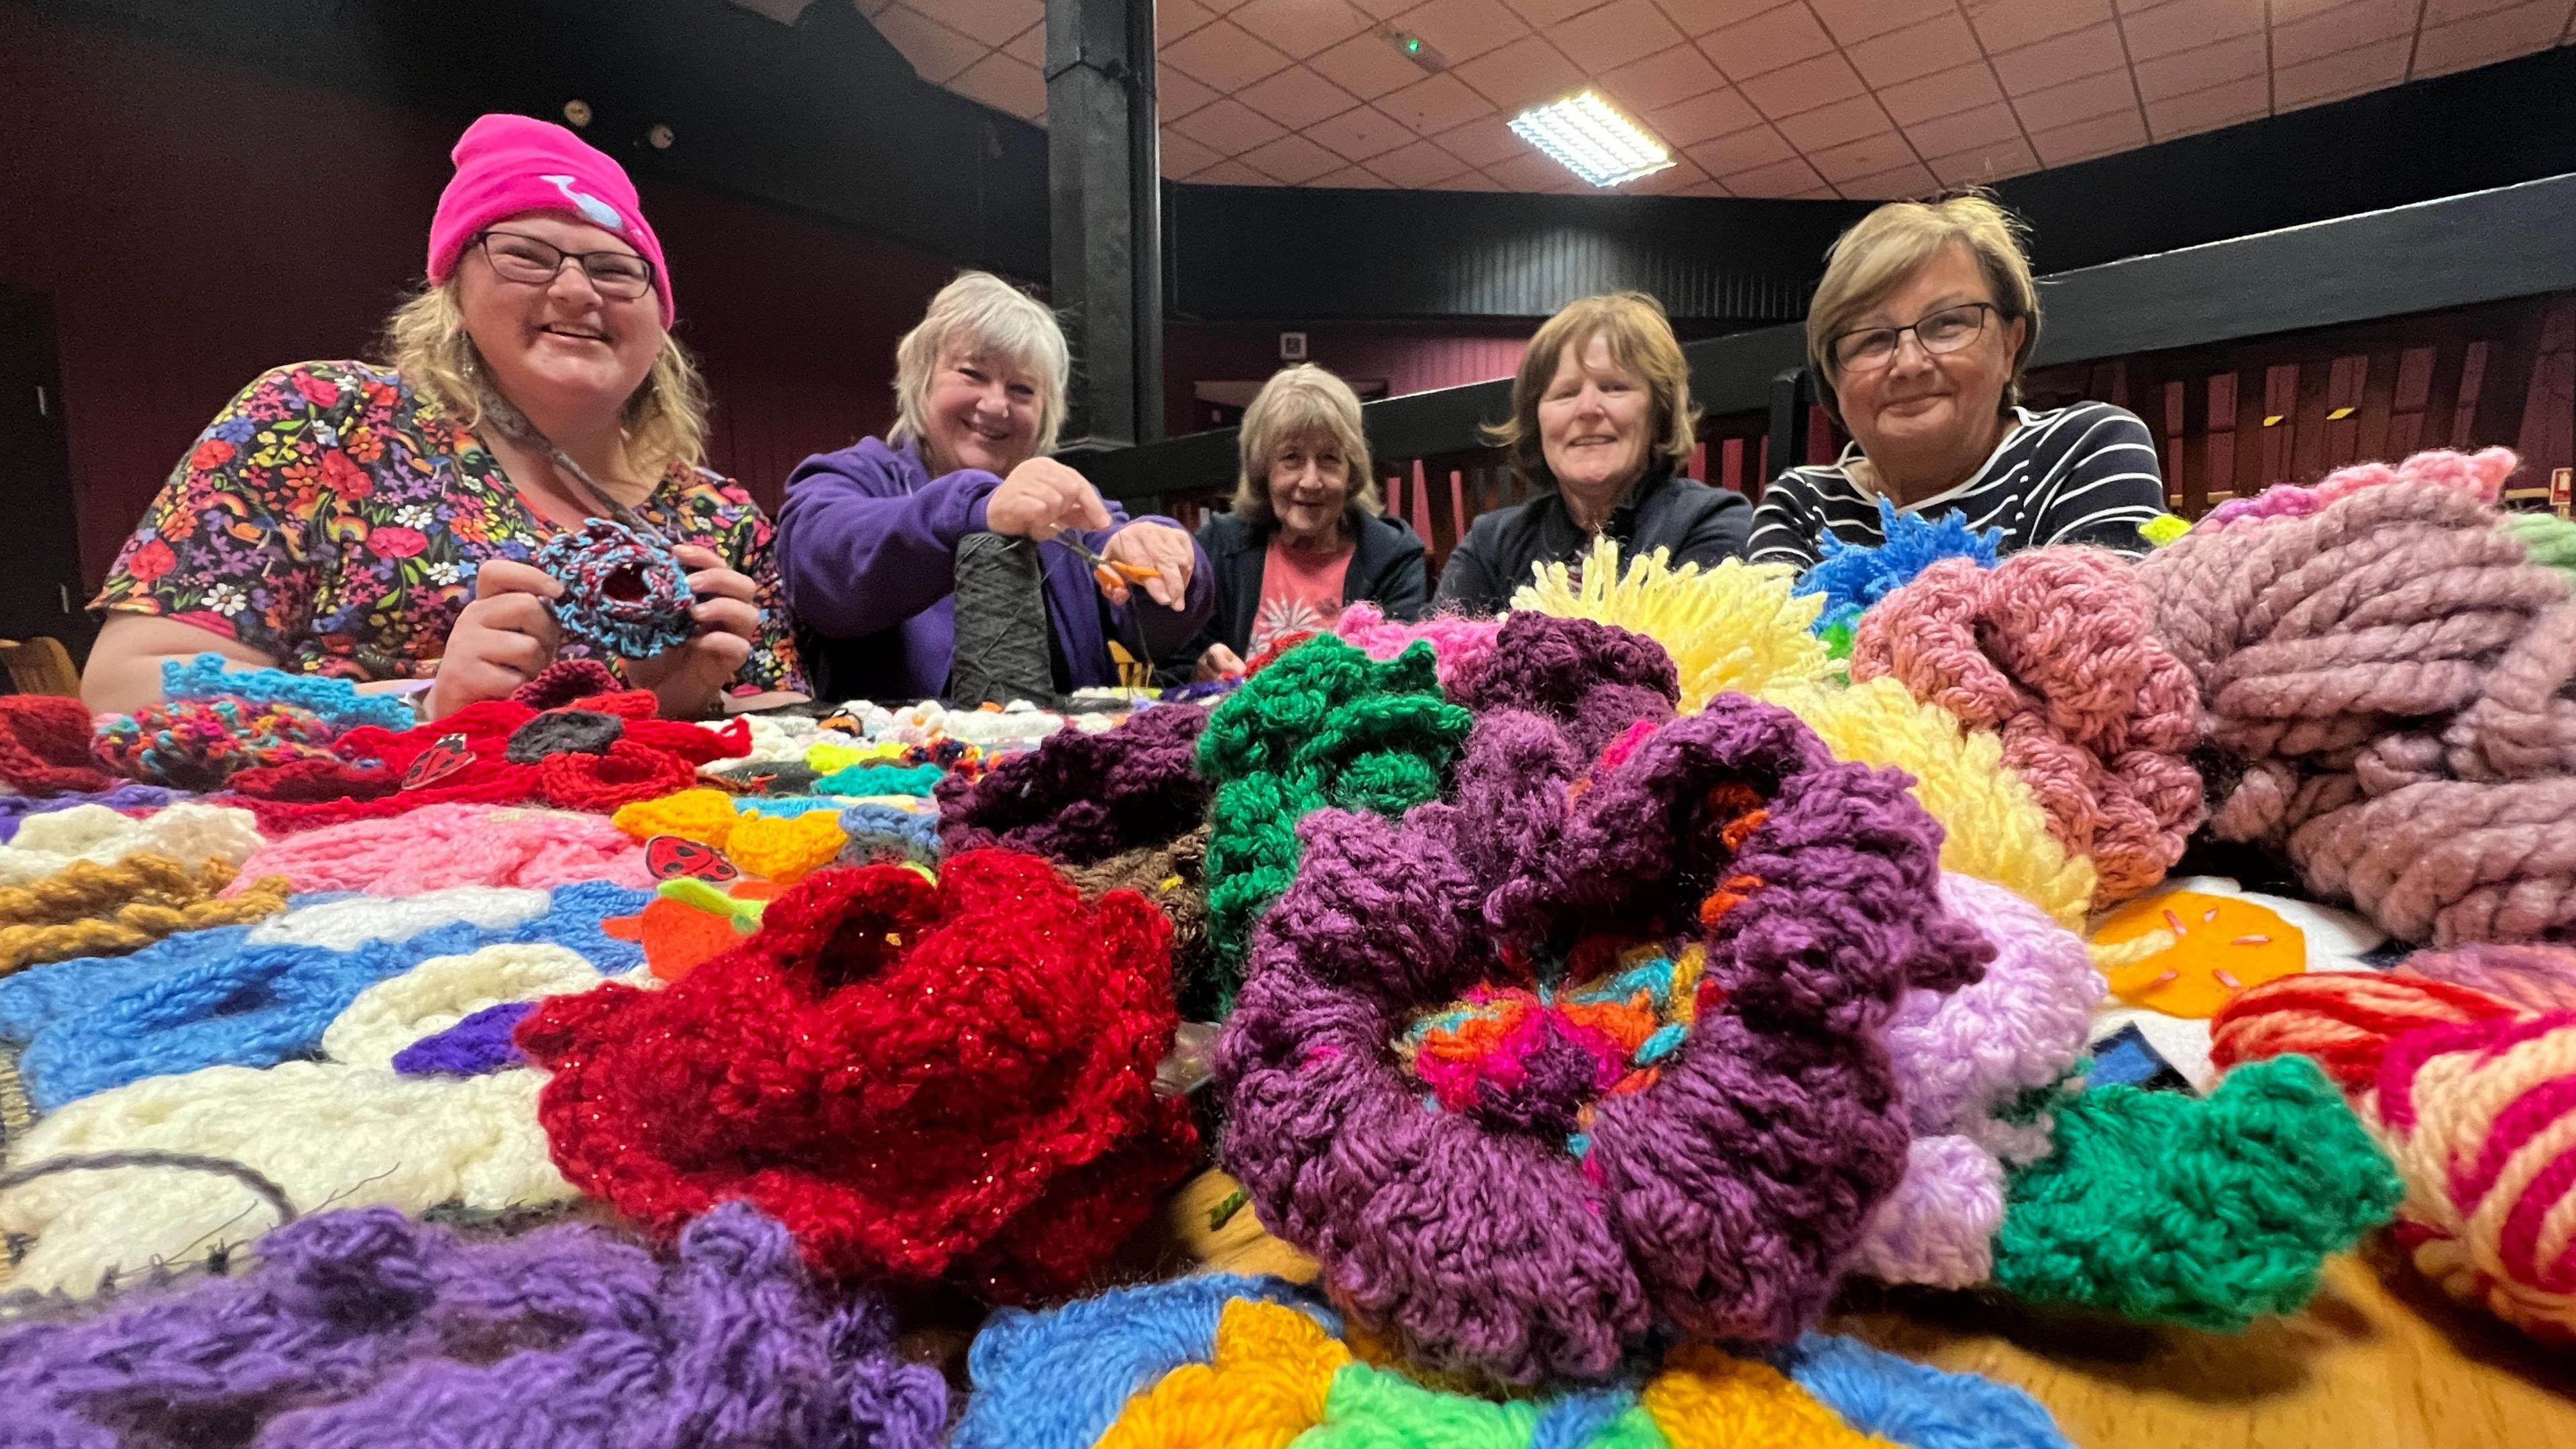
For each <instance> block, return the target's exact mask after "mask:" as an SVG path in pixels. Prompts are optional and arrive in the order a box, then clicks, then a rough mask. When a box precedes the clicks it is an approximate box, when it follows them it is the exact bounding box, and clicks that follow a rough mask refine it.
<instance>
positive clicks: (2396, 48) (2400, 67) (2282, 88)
mask: <svg viewBox="0 0 2576 1449" xmlns="http://www.w3.org/2000/svg"><path fill="white" fill-rule="evenodd" d="M2414 48H2415V40H2414V37H2413V36H2411V35H2410V36H2400V37H2398V38H2397V39H2395V40H2383V41H2381V42H2379V43H2378V44H2376V45H2360V46H2355V47H2353V48H2352V49H2350V50H2345V51H2338V52H2336V53H2335V54H2333V55H2329V56H2327V57H2325V58H2324V59H2322V60H2311V61H2307V62H2305V63H2303V64H2300V65H2285V66H2283V67H2281V68H2280V69H2279V70H2277V71H2275V72H2273V75H2272V108H2273V109H2274V110H2275V111H2292V110H2297V109H2298V108H2299V107H2301V106H2316V105H2323V104H2324V103H2326V102H2327V101H2339V100H2342V99H2343V98H2344V97H2346V96H2353V95H2359V94H2361V93H2362V92H2363V91H2367V90H2376V89H2378V88H2379V87H2381V86H2393V85H2396V84H2397V83H2398V82H2400V81H2402V80H2404V79H2406V57H2407V55H2408V54H2409V53H2410V52H2412V51H2413V50H2414Z"/></svg>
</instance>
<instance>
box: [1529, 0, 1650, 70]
mask: <svg viewBox="0 0 2576 1449" xmlns="http://www.w3.org/2000/svg"><path fill="white" fill-rule="evenodd" d="M1547 38H1548V39H1549V40H1551V41H1553V42H1555V44H1556V48H1557V49H1559V50H1562V51H1564V52H1565V54H1566V56H1567V58H1568V59H1570V60H1572V61H1573V62H1574V63H1575V64H1576V65H1579V66H1581V67H1583V69H1584V71H1585V73H1587V74H1590V75H1599V74H1601V73H1602V72H1603V71H1605V70H1616V69H1618V68H1619V67H1620V66H1623V65H1626V64H1627V63H1628V62H1630V61H1632V60H1637V59H1640V58H1642V57H1644V56H1648V55H1652V54H1654V53H1655V52H1656V51H1659V50H1662V49H1664V48H1666V47H1668V46H1675V45H1680V44H1682V42H1683V37H1682V33H1681V32H1680V31H1679V30H1676V29H1674V28H1673V23H1672V22H1671V21H1669V20H1666V19H1665V18H1664V12H1662V11H1661V10H1658V9H1656V8H1655V4H1654V0H1611V3H1609V4H1607V5H1604V6H1602V7H1601V8H1600V9H1598V10H1587V11H1585V12H1584V13H1583V14H1581V15H1578V16H1575V17H1574V18H1573V19H1571V20H1564V21H1559V22H1558V23H1556V24H1554V25H1551V26H1549V27H1548V30H1547Z"/></svg>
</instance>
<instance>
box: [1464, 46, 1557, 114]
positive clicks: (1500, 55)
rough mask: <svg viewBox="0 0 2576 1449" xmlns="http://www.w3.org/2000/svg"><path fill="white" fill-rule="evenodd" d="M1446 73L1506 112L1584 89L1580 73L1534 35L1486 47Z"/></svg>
mask: <svg viewBox="0 0 2576 1449" xmlns="http://www.w3.org/2000/svg"><path fill="white" fill-rule="evenodd" d="M1449 73H1450V74H1451V75H1454V76H1456V77H1457V78H1458V79H1460V80H1462V81H1465V82H1466V83H1467V84H1468V86H1469V87H1470V88H1471V89H1473V90H1474V91H1475V92H1476V94H1478V95H1480V96H1483V97H1484V98H1485V99H1487V100H1489V101H1492V102H1493V103H1494V105H1495V106H1496V107H1498V108H1499V109H1501V110H1502V111H1504V112H1505V113H1507V114H1508V113H1511V112H1516V111H1518V110H1520V109H1521V108H1522V107H1524V106H1531V105H1536V104H1538V103H1539V102H1541V101H1552V100H1556V99H1558V98H1559V97H1561V96H1566V95H1571V94H1572V93H1574V92H1576V91H1579V90H1581V89H1583V72H1582V71H1580V70H1578V69H1576V68H1575V65H1574V62H1572V61H1570V60H1567V59H1566V58H1565V57H1564V56H1563V55H1562V54H1560V53H1558V51H1557V48H1556V47H1555V46H1553V45H1550V44H1548V43H1547V42H1546V41H1544V40H1541V39H1539V38H1538V37H1537V36H1535V35H1524V36H1522V37H1521V38H1520V39H1518V40H1515V41H1513V42H1512V43H1511V44H1509V45H1506V46H1504V47H1503V48H1502V49H1500V50H1489V51H1487V52H1485V53H1484V54H1483V55H1480V56H1477V57H1476V58H1475V59H1474V60H1471V61H1469V62H1467V63H1466V64H1465V65H1461V66H1453V67H1451V68H1450V71H1449Z"/></svg>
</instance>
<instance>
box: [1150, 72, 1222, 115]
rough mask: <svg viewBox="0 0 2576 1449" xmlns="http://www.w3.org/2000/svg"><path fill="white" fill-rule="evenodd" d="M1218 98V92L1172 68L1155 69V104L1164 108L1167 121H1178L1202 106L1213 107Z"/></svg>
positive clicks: (1163, 111) (1163, 112) (1163, 113)
mask: <svg viewBox="0 0 2576 1449" xmlns="http://www.w3.org/2000/svg"><path fill="white" fill-rule="evenodd" d="M1216 98H1217V96H1216V92H1214V91H1212V90H1209V89H1208V88H1207V87H1206V86H1203V85H1200V84H1199V83H1198V82H1197V81H1194V80H1192V79H1190V78H1189V77H1188V76H1185V75H1183V74H1181V73H1180V72H1179V71H1176V70H1174V69H1172V68H1171V67H1170V66H1168V65H1158V66H1156V67H1154V104H1155V105H1157V106H1159V107H1161V108H1162V115H1163V119H1164V120H1165V121H1172V120H1177V119H1179V118H1180V117H1182V116H1186V115H1188V114H1189V113H1190V112H1192V111H1195V110H1197V109H1198V108H1199V107H1201V106H1206V105H1213V104H1215V102H1216Z"/></svg>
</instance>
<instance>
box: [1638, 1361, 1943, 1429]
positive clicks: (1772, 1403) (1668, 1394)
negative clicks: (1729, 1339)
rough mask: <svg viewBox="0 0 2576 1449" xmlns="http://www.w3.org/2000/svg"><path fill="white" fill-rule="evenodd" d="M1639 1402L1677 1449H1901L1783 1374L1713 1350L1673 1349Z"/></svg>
mask: <svg viewBox="0 0 2576 1449" xmlns="http://www.w3.org/2000/svg"><path fill="white" fill-rule="evenodd" d="M1637 1401H1638V1403H1639V1404H1641V1405H1642V1406H1644V1408H1645V1410H1646V1412H1647V1413H1648V1414H1649V1415H1651V1416H1653V1418H1654V1421H1655V1426H1656V1427H1657V1428H1659V1429H1662V1430H1663V1431H1664V1437H1665V1438H1666V1439H1669V1440H1671V1441H1672V1446H1673V1449H1747V1446H1752V1445H1759V1446H1761V1449H1860V1446H1864V1445H1867V1446H1872V1449H1893V1446H1891V1445H1889V1444H1888V1442H1887V1441H1886V1440H1884V1439H1881V1438H1879V1437H1878V1436H1876V1435H1874V1434H1863V1433H1861V1432H1860V1431H1859V1430H1857V1429H1854V1428H1852V1427H1851V1426H1850V1425H1848V1424H1845V1423H1844V1422H1843V1421H1842V1420H1841V1419H1840V1418H1839V1417H1837V1416H1836V1415H1835V1413H1834V1411H1833V1410H1831V1409H1828V1408H1826V1407H1825V1406H1824V1405H1823V1404H1820V1403H1818V1402H1816V1400H1815V1398H1814V1396H1813V1395H1811V1394H1809V1393H1808V1392H1807V1391H1806V1390H1805V1389H1802V1388H1800V1387H1798V1386H1797V1385H1796V1384H1794V1383H1791V1382H1790V1381H1789V1379H1788V1378H1787V1376H1785V1375H1783V1374H1782V1373H1781V1372H1780V1371H1779V1370H1778V1369H1775V1368H1773V1367H1771V1366H1770V1365H1769V1364H1766V1363H1758V1362H1754V1361H1752V1360H1748V1359H1739V1358H1730V1357H1728V1356H1727V1355H1725V1354H1722V1353H1720V1352H1718V1351H1717V1350H1716V1349H1713V1348H1710V1347H1708V1346H1707V1345H1705V1344H1688V1345H1685V1346H1683V1347H1681V1348H1677V1349H1675V1350H1673V1352H1672V1353H1671V1355H1670V1356H1668V1357H1667V1358H1665V1360H1664V1369H1663V1372H1661V1373H1659V1374H1657V1375H1655V1377H1654V1378H1653V1379H1652V1380H1650V1381H1649V1382H1648V1383H1647V1385H1646V1387H1645V1391H1644V1392H1642V1393H1640V1394H1639V1395H1638V1396H1637Z"/></svg>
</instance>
